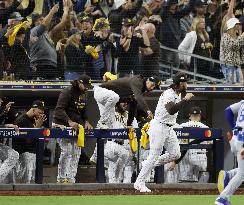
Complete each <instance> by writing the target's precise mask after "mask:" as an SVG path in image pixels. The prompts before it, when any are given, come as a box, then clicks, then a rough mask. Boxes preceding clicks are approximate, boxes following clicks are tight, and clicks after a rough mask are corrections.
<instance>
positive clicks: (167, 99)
mask: <svg viewBox="0 0 244 205" xmlns="http://www.w3.org/2000/svg"><path fill="white" fill-rule="evenodd" d="M162 97H163V102H164V105H166V104H167V103H169V102H173V103H175V96H174V95H172V93H171V92H170V91H168V90H166V91H165V92H164V93H163V96H162Z"/></svg>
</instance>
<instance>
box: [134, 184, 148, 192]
mask: <svg viewBox="0 0 244 205" xmlns="http://www.w3.org/2000/svg"><path fill="white" fill-rule="evenodd" d="M134 188H135V189H136V190H138V191H139V192H141V193H146V192H147V193H150V192H152V191H151V190H150V189H148V188H147V187H146V185H145V184H144V183H136V182H135V184H134Z"/></svg>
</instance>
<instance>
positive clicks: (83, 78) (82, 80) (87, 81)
mask: <svg viewBox="0 0 244 205" xmlns="http://www.w3.org/2000/svg"><path fill="white" fill-rule="evenodd" d="M78 81H79V82H80V83H83V85H84V86H85V87H87V88H92V84H91V77H90V76H89V75H86V74H82V75H81V76H80V77H79V79H78Z"/></svg>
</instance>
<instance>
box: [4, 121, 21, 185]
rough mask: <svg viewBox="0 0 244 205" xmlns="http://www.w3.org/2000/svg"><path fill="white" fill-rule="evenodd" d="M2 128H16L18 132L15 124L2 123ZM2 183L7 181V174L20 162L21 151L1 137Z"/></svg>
mask: <svg viewBox="0 0 244 205" xmlns="http://www.w3.org/2000/svg"><path fill="white" fill-rule="evenodd" d="M0 127H1V128H15V130H16V132H18V126H17V125H13V124H5V125H0ZM0 140H1V142H0V160H1V164H0V183H7V182H6V180H7V176H8V175H9V174H10V173H11V172H12V171H13V168H14V167H16V165H17V164H18V162H19V153H18V152H16V151H15V150H14V149H12V148H11V147H9V146H7V145H5V144H4V143H2V140H3V139H0Z"/></svg>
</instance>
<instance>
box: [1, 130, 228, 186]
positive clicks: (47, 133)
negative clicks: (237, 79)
mask: <svg viewBox="0 0 244 205" xmlns="http://www.w3.org/2000/svg"><path fill="white" fill-rule="evenodd" d="M174 130H175V131H176V134H177V137H178V138H179V139H197V140H201V141H210V140H212V141H213V144H199V142H198V143H192V144H189V145H187V144H186V145H181V149H183V150H186V149H212V150H213V180H214V181H216V176H217V175H216V174H217V173H218V172H219V171H220V170H221V169H223V165H224V140H223V137H222V129H216V128H211V129H205V128H180V129H178V128H177V129H174ZM136 134H137V136H138V137H137V138H138V147H140V143H139V141H140V140H139V139H140V136H141V133H140V129H136ZM76 136H77V133H76V131H75V130H73V129H71V128H67V129H64V130H62V129H59V128H51V129H49V128H21V129H20V130H19V133H17V132H16V131H15V130H14V129H11V128H1V129H0V138H19V137H21V138H38V139H39V140H38V143H37V146H36V177H35V182H36V183H37V184H42V182H43V152H44V142H45V140H47V139H49V138H76ZM85 137H86V138H96V139H97V166H96V180H97V182H99V183H104V182H106V180H105V169H104V141H105V140H106V139H128V129H110V130H100V129H93V130H86V131H85ZM85 146H86V145H85ZM138 150H139V149H138ZM138 154H139V153H138ZM138 159H139V158H138ZM163 181H164V175H163V169H162V167H161V168H160V167H158V168H157V169H156V172H155V182H156V183H163Z"/></svg>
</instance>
